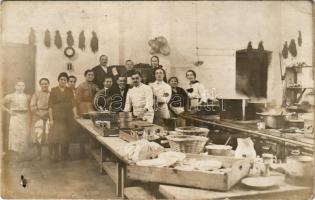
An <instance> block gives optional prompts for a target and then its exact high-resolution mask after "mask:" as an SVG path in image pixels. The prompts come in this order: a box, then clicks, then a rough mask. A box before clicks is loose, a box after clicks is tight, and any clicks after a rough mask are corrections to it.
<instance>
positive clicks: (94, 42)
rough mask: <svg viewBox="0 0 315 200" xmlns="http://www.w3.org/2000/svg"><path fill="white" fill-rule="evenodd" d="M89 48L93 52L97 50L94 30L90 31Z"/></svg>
mask: <svg viewBox="0 0 315 200" xmlns="http://www.w3.org/2000/svg"><path fill="white" fill-rule="evenodd" d="M91 50H92V52H93V53H95V52H97V51H98V38H97V35H96V33H95V32H94V31H92V39H91Z"/></svg>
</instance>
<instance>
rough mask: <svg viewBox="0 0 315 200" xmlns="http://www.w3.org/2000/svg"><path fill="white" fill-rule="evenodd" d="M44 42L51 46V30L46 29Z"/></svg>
mask: <svg viewBox="0 0 315 200" xmlns="http://www.w3.org/2000/svg"><path fill="white" fill-rule="evenodd" d="M44 44H45V46H46V47H48V48H49V47H50V32H49V30H46V31H45V38H44Z"/></svg>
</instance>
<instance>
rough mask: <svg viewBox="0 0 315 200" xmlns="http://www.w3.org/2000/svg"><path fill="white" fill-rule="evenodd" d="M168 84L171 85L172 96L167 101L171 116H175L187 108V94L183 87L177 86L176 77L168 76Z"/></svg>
mask: <svg viewBox="0 0 315 200" xmlns="http://www.w3.org/2000/svg"><path fill="white" fill-rule="evenodd" d="M168 84H169V85H170V86H171V87H172V96H171V100H170V101H169V107H170V110H171V111H172V114H173V116H174V115H175V116H176V115H177V114H180V113H181V112H183V111H186V110H187V106H188V104H187V103H188V96H187V93H186V91H185V90H184V89H183V88H181V87H178V78H177V77H171V78H169V79H168Z"/></svg>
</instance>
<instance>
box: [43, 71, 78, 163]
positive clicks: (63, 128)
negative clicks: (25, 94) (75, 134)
mask: <svg viewBox="0 0 315 200" xmlns="http://www.w3.org/2000/svg"><path fill="white" fill-rule="evenodd" d="M67 81H68V74H67V73H66V72H62V73H60V74H59V76H58V82H59V85H58V86H57V87H54V88H52V89H51V92H50V97H49V101H48V107H49V120H50V124H51V127H52V133H51V135H50V136H51V137H50V138H49V142H50V143H51V144H52V147H53V148H52V149H53V158H52V159H53V161H58V160H60V159H61V158H62V159H65V145H66V143H67V140H68V136H69V134H70V131H71V127H70V125H71V124H73V120H74V119H73V118H74V117H75V118H77V117H78V115H77V112H76V108H75V101H74V96H73V92H72V90H71V89H70V88H68V87H67ZM60 149H61V155H60ZM60 156H62V157H60Z"/></svg>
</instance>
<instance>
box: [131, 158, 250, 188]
mask: <svg viewBox="0 0 315 200" xmlns="http://www.w3.org/2000/svg"><path fill="white" fill-rule="evenodd" d="M187 158H188V159H190V158H194V159H196V160H211V159H216V160H219V161H221V162H222V163H223V166H224V167H230V168H231V170H230V171H218V170H217V171H208V172H202V171H184V170H178V169H174V168H167V167H164V168H162V167H147V166H137V165H129V166H127V177H128V178H130V179H134V180H141V181H148V182H157V183H163V184H172V185H179V186H188V187H195V188H202V189H211V190H220V191H228V190H229V189H230V188H231V187H233V186H234V185H235V184H236V183H238V182H239V181H240V180H241V179H242V178H243V177H245V176H246V175H248V173H249V169H250V165H251V164H250V161H249V160H248V159H239V158H232V157H223V156H208V155H198V154H187Z"/></svg>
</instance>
